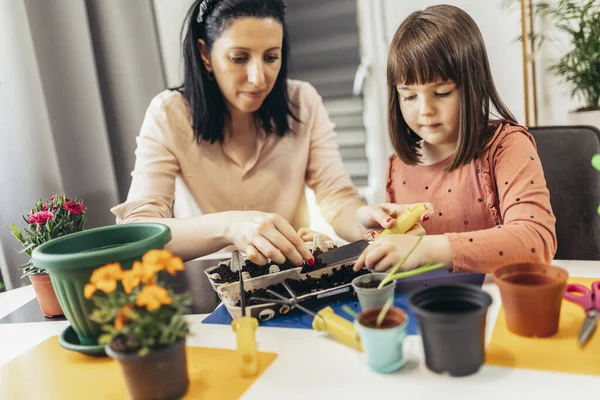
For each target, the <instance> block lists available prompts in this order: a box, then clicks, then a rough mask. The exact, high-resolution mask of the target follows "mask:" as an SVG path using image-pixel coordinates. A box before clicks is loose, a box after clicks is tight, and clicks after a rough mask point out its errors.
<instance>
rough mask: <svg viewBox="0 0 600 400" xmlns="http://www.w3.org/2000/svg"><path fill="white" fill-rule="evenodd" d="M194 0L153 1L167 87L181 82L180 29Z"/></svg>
mask: <svg viewBox="0 0 600 400" xmlns="http://www.w3.org/2000/svg"><path fill="white" fill-rule="evenodd" d="M192 3H194V0H177V1H173V0H153V4H154V16H155V19H156V27H157V31H158V37H159V44H160V50H161V53H162V59H163V68H164V74H165V79H166V82H167V86H168V87H174V86H179V85H180V84H181V83H182V81H183V73H182V71H183V68H182V65H183V62H182V59H181V27H182V24H183V20H184V18H185V15H186V13H187V11H188V9H189V8H190V6H191V5H192Z"/></svg>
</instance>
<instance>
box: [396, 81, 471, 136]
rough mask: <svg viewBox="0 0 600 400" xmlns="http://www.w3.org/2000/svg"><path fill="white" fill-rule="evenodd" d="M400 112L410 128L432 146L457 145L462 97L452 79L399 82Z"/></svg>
mask: <svg viewBox="0 0 600 400" xmlns="http://www.w3.org/2000/svg"><path fill="white" fill-rule="evenodd" d="M396 89H397V90H398V96H399V103H400V112H401V113H402V117H403V118H404V120H405V121H406V124H407V125H408V127H409V128H410V129H411V130H412V131H413V132H415V133H416V134H417V135H418V136H419V137H420V138H421V139H423V141H425V142H427V143H428V144H430V145H433V146H437V145H448V144H456V142H457V141H458V121H459V112H460V96H459V93H458V88H457V87H456V84H455V83H454V82H452V81H446V82H444V81H442V80H438V81H436V82H433V83H428V84H423V85H408V86H405V85H402V84H400V85H398V86H397V87H396Z"/></svg>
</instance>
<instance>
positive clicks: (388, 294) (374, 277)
mask: <svg viewBox="0 0 600 400" xmlns="http://www.w3.org/2000/svg"><path fill="white" fill-rule="evenodd" d="M386 276H387V274H386V273H382V272H374V273H371V274H366V275H361V276H357V277H356V278H354V279H353V280H352V288H353V289H354V292H355V293H356V295H357V296H358V302H359V303H360V308H361V309H362V310H363V311H364V310H369V309H371V308H377V307H383V305H384V304H385V303H386V302H387V301H388V299H389V298H393V297H394V289H395V288H396V284H395V282H390V283H388V284H387V285H385V286H384V287H382V288H381V289H378V288H377V286H375V287H372V288H369V287H361V286H360V285H361V284H363V285H364V284H367V285H368V284H369V283H370V282H374V281H376V282H381V281H382V280H383V279H384V278H385V277H386Z"/></svg>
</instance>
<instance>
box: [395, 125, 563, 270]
mask: <svg viewBox="0 0 600 400" xmlns="http://www.w3.org/2000/svg"><path fill="white" fill-rule="evenodd" d="M447 161H448V160H444V161H441V162H439V163H436V164H433V165H427V166H422V165H413V166H411V165H406V164H404V163H403V162H402V161H401V160H400V159H399V158H398V157H397V156H396V155H393V156H391V157H390V158H389V168H388V175H387V196H388V201H390V202H395V203H399V204H405V203H417V202H431V203H433V206H434V208H435V214H434V215H433V216H432V218H431V219H430V220H428V221H426V222H423V223H422V225H423V227H424V228H425V230H426V231H427V234H428V235H437V234H445V235H446V236H447V237H448V239H449V240H450V245H451V248H452V260H453V264H454V271H469V272H490V271H492V270H493V269H494V268H496V267H499V266H502V265H507V264H512V263H518V262H550V261H551V260H552V258H553V257H554V253H555V252H556V233H555V223H556V218H555V216H554V214H553V213H552V209H551V206H550V194H549V192H548V189H547V187H546V180H545V178H544V172H543V171H542V165H541V163H540V160H539V157H538V154H537V151H536V146H535V142H534V140H533V137H532V136H531V135H530V134H529V133H528V132H527V130H526V128H524V127H522V126H520V125H516V124H512V123H508V122H506V123H502V124H500V125H499V127H498V129H497V130H496V132H495V134H494V136H493V137H492V138H491V139H490V140H489V142H488V143H487V145H486V147H485V149H484V151H483V153H482V154H481V156H480V157H479V158H478V159H477V160H475V161H473V162H471V163H470V164H468V165H464V166H462V167H460V168H458V169H456V170H454V171H452V172H447V171H445V170H444V168H445V167H446V165H447Z"/></svg>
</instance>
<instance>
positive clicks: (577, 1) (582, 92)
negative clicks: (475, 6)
mask: <svg viewBox="0 0 600 400" xmlns="http://www.w3.org/2000/svg"><path fill="white" fill-rule="evenodd" d="M502 4H503V6H504V7H505V8H510V7H511V6H513V5H515V4H519V0H504V1H503V2H502ZM534 13H535V14H536V15H540V16H542V17H548V18H550V20H551V21H552V22H553V25H554V27H555V28H556V29H557V30H558V31H559V32H562V33H564V34H566V36H567V37H568V39H569V46H570V49H569V51H566V52H565V53H564V54H563V56H562V57H561V58H560V59H559V60H558V61H557V62H556V63H555V64H553V65H552V66H551V67H550V68H549V70H550V71H551V72H552V73H553V74H554V75H556V76H557V77H559V78H560V79H561V81H562V82H563V83H566V84H568V85H570V86H571V97H573V98H575V97H578V98H579V99H581V100H582V101H583V102H584V106H583V107H582V108H580V109H579V110H577V111H593V110H600V2H599V1H598V0H559V1H558V2H557V3H556V5H551V4H550V3H548V2H538V3H536V4H535V7H534ZM520 39H522V38H520ZM530 39H531V38H530ZM548 39H550V37H548V36H546V35H540V34H536V35H535V37H534V41H535V43H536V45H538V46H539V45H542V44H543V43H544V42H545V41H546V40H548Z"/></svg>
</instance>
